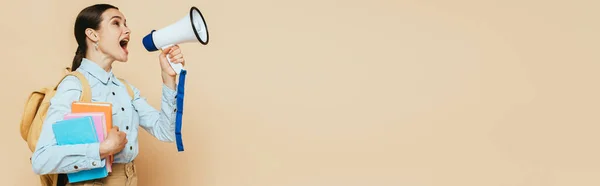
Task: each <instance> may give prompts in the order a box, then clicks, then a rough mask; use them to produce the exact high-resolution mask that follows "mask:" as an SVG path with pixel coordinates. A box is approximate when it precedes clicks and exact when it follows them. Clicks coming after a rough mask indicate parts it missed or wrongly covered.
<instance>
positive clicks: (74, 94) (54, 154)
mask: <svg viewBox="0 0 600 186" xmlns="http://www.w3.org/2000/svg"><path fill="white" fill-rule="evenodd" d="M77 71H79V72H81V73H82V74H83V75H84V76H85V77H86V79H87V80H88V82H89V84H90V86H91V91H92V102H110V103H112V105H113V107H112V117H113V126H118V127H119V130H120V131H123V132H125V133H126V134H127V140H128V143H127V144H126V146H125V148H124V149H123V150H122V151H121V152H119V153H117V154H115V155H114V157H115V163H128V162H131V161H132V160H134V159H135V158H136V156H137V155H138V133H139V130H138V126H141V128H143V129H144V130H146V131H147V132H149V133H150V134H151V135H152V136H154V137H156V138H157V139H158V140H160V141H164V142H171V143H172V142H174V141H175V117H176V110H175V109H176V108H177V107H176V98H175V97H176V91H175V90H173V89H171V88H169V87H167V86H166V85H164V84H163V86H162V101H161V109H160V110H157V109H155V108H153V107H152V106H151V105H150V104H148V102H147V101H146V99H145V98H144V97H141V96H140V91H139V90H138V89H137V88H135V87H134V86H132V85H130V86H131V88H132V89H133V92H134V97H133V100H132V98H131V96H130V95H129V93H128V91H127V88H126V87H125V84H123V83H127V82H121V81H119V80H118V79H117V78H115V76H114V74H113V73H112V70H111V71H109V72H107V71H105V70H104V69H102V68H101V67H100V66H99V65H97V64H96V63H94V62H92V61H90V60H88V59H85V58H84V59H83V60H82V62H81V66H80V67H79V68H77ZM81 90H82V88H81V83H80V82H79V80H78V79H77V78H76V77H74V76H68V77H66V78H65V79H64V80H63V81H62V82H61V83H60V84H59V86H58V89H57V92H56V94H55V96H54V97H53V98H52V99H51V100H50V107H49V108H48V112H47V115H46V119H45V121H44V124H43V127H42V132H41V134H40V138H39V140H38V143H37V146H36V149H35V151H34V153H33V155H32V158H31V160H32V166H33V171H34V172H35V173H36V174H39V175H42V174H57V173H71V172H77V171H81V170H88V169H92V168H98V167H103V166H104V165H105V164H106V160H105V159H100V144H99V143H91V144H79V145H65V146H58V145H57V144H56V138H55V137H54V133H53V131H52V124H53V123H55V122H57V121H60V120H62V119H63V117H64V115H65V114H67V113H70V111H71V103H72V102H73V101H78V100H79V96H80V95H81Z"/></svg>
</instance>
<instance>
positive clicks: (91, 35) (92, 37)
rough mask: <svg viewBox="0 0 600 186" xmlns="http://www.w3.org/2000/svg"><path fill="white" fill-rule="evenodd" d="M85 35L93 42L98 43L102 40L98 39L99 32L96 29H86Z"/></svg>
mask: <svg viewBox="0 0 600 186" xmlns="http://www.w3.org/2000/svg"><path fill="white" fill-rule="evenodd" d="M85 35H86V36H87V38H89V39H90V40H92V41H93V42H97V41H98V40H100V38H99V37H98V32H96V31H95V30H94V29H91V28H87V29H85Z"/></svg>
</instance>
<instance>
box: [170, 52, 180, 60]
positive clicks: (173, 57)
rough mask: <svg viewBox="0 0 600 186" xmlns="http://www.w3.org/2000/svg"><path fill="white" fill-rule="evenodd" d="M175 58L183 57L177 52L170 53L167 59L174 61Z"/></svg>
mask: <svg viewBox="0 0 600 186" xmlns="http://www.w3.org/2000/svg"><path fill="white" fill-rule="evenodd" d="M177 58H183V54H182V53H179V54H177V55H171V56H170V58H169V60H171V61H174V60H175V59H177Z"/></svg>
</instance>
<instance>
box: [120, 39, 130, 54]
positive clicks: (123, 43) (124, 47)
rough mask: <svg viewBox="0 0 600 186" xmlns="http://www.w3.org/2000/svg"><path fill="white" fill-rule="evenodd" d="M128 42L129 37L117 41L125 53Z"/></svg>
mask: <svg viewBox="0 0 600 186" xmlns="http://www.w3.org/2000/svg"><path fill="white" fill-rule="evenodd" d="M128 43H129V39H128V38H125V39H122V40H121V41H119V45H121V48H122V49H123V50H124V51H125V53H127V44H128Z"/></svg>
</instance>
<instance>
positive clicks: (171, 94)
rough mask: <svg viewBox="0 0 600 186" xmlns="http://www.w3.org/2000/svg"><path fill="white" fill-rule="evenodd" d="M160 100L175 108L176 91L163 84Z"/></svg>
mask: <svg viewBox="0 0 600 186" xmlns="http://www.w3.org/2000/svg"><path fill="white" fill-rule="evenodd" d="M175 87H177V85H175ZM162 98H163V102H166V103H168V104H169V105H171V106H175V105H176V104H177V91H176V90H173V89H171V88H169V87H168V86H167V85H165V84H163V88H162Z"/></svg>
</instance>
